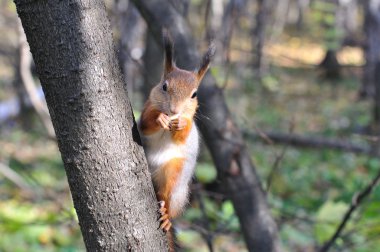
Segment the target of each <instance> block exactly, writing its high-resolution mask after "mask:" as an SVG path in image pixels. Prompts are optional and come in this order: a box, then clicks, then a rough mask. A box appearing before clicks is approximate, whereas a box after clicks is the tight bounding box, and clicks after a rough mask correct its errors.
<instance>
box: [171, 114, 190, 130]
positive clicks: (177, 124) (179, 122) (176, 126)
mask: <svg viewBox="0 0 380 252" xmlns="http://www.w3.org/2000/svg"><path fill="white" fill-rule="evenodd" d="M186 126H187V120H186V119H184V118H182V117H178V118H175V119H173V120H171V121H170V129H171V130H172V131H178V130H183V129H184V128H185V127H186Z"/></svg>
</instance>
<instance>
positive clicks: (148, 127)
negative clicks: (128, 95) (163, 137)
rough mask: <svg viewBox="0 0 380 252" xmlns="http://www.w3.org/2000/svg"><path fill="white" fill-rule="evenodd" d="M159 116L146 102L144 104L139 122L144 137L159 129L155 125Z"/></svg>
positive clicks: (158, 112)
mask: <svg viewBox="0 0 380 252" xmlns="http://www.w3.org/2000/svg"><path fill="white" fill-rule="evenodd" d="M159 114H160V111H158V110H157V109H156V108H155V107H154V106H153V105H152V103H151V102H150V100H148V101H147V102H146V103H145V106H144V109H143V112H142V114H141V120H140V129H141V131H142V133H143V134H144V135H151V134H154V133H155V132H157V131H158V130H159V129H160V126H159V125H158V123H157V121H156V120H157V117H158V115H159Z"/></svg>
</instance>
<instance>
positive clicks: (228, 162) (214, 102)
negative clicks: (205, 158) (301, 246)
mask: <svg viewBox="0 0 380 252" xmlns="http://www.w3.org/2000/svg"><path fill="white" fill-rule="evenodd" d="M133 2H134V3H135V5H136V6H137V8H138V9H139V11H140V13H141V14H142V15H143V17H144V18H145V20H146V21H147V23H148V26H149V27H150V28H151V29H152V31H153V33H154V35H155V38H156V40H157V41H158V42H161V30H162V27H166V28H167V29H169V31H170V33H171V35H172V37H173V40H174V41H175V44H176V46H175V50H176V52H175V55H176V56H177V63H178V65H179V66H180V67H181V68H182V67H185V68H186V69H195V67H196V64H197V63H198V62H199V61H198V59H199V55H198V53H197V49H196V46H195V41H194V40H193V38H192V37H191V31H190V28H189V26H188V25H187V23H186V22H185V20H184V19H183V17H181V16H180V15H179V13H178V12H177V11H176V10H175V9H174V8H173V7H172V6H170V4H167V3H166V2H163V1H159V0H133ZM199 104H200V112H199V115H200V116H199V117H200V118H201V119H200V120H199V121H198V125H199V126H200V130H201V132H202V135H203V137H204V139H205V141H206V143H207V145H208V147H209V149H210V151H211V154H212V157H213V160H214V162H215V165H216V168H217V170H218V177H219V180H220V181H221V183H223V188H225V193H226V195H227V196H228V197H229V198H230V199H231V200H232V202H233V204H234V207H235V209H236V213H237V215H238V217H239V220H240V225H241V227H242V232H243V234H244V238H245V241H246V244H247V247H248V249H249V251H266V252H271V251H279V250H280V248H279V247H280V246H279V241H278V236H277V227H276V224H275V222H274V221H273V218H272V216H271V214H270V210H269V208H268V205H267V202H266V197H265V193H264V192H263V190H262V187H261V184H260V180H259V177H258V175H257V174H256V172H255V167H254V166H253V164H252V162H251V159H250V156H249V154H248V151H247V150H246V147H245V144H244V142H243V140H242V136H241V133H240V131H239V130H238V128H237V127H236V125H235V124H234V122H233V121H232V118H231V115H230V113H229V110H228V108H227V106H226V103H225V101H224V97H223V92H222V90H221V89H220V88H218V87H217V86H216V85H215V79H214V78H213V77H212V76H211V75H210V74H208V75H207V76H206V78H205V80H204V81H203V83H202V85H201V88H200V90H199Z"/></svg>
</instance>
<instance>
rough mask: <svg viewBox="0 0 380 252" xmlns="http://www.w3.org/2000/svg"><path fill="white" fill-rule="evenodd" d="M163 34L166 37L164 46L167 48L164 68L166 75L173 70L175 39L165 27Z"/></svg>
mask: <svg viewBox="0 0 380 252" xmlns="http://www.w3.org/2000/svg"><path fill="white" fill-rule="evenodd" d="M162 36H163V39H164V48H165V62H164V64H165V66H164V67H165V69H164V75H166V74H168V73H170V72H171V71H172V70H173V67H174V63H173V41H172V38H171V37H170V33H169V31H168V30H167V29H166V28H164V29H163V30H162Z"/></svg>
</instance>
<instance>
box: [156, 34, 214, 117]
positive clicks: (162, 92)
mask: <svg viewBox="0 0 380 252" xmlns="http://www.w3.org/2000/svg"><path fill="white" fill-rule="evenodd" d="M163 38H164V47H165V62H164V74H163V76H162V79H161V81H160V83H159V84H158V85H156V86H155V87H154V88H153V90H152V93H151V99H150V100H151V102H152V103H153V104H154V105H155V106H156V107H157V108H158V109H159V110H160V111H161V112H163V113H165V114H167V115H169V116H172V115H178V114H182V113H184V112H185V113H186V111H189V112H191V111H195V109H196V107H197V105H198V101H197V91H198V87H199V85H200V83H201V81H202V79H203V77H204V75H205V74H206V72H207V69H208V67H209V64H210V60H211V57H212V56H213V55H214V53H215V47H214V46H213V45H211V46H210V47H209V48H208V50H207V52H206V53H205V54H204V56H203V57H202V61H201V64H200V66H199V68H198V69H197V70H196V71H187V70H183V69H179V68H178V67H176V66H175V63H174V60H173V42H172V40H171V38H170V35H169V34H168V32H167V31H164V32H163Z"/></svg>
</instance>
